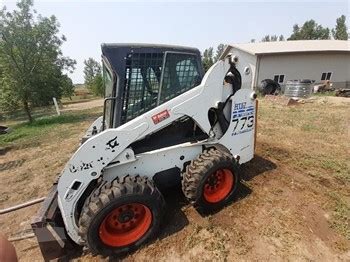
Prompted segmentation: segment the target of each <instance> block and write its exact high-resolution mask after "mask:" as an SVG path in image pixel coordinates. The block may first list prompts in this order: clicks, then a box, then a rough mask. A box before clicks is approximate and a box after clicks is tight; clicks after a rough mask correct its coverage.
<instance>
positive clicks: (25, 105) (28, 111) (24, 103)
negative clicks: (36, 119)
mask: <svg viewBox="0 0 350 262" xmlns="http://www.w3.org/2000/svg"><path fill="white" fill-rule="evenodd" d="M23 107H24V111H26V113H27V117H28V120H29V123H31V122H33V117H32V113H31V112H30V108H29V105H28V101H27V100H25V101H23Z"/></svg>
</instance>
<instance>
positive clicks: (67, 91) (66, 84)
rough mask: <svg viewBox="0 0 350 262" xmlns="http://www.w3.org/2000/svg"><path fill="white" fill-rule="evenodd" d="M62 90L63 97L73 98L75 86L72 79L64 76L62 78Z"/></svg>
mask: <svg viewBox="0 0 350 262" xmlns="http://www.w3.org/2000/svg"><path fill="white" fill-rule="evenodd" d="M61 88H62V94H63V96H65V97H69V99H72V98H71V97H72V95H74V85H73V82H72V79H70V78H69V77H68V76H67V75H63V76H62V78H61Z"/></svg>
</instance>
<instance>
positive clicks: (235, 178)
mask: <svg viewBox="0 0 350 262" xmlns="http://www.w3.org/2000/svg"><path fill="white" fill-rule="evenodd" d="M238 187H239V173H238V164H237V162H236V160H235V159H234V158H233V157H232V155H230V154H229V153H226V152H222V151H220V150H217V149H210V150H208V151H205V152H203V153H202V154H200V155H199V156H198V157H197V158H196V159H194V160H193V161H192V162H191V164H190V165H188V166H187V167H186V171H185V173H184V174H183V180H182V190H183V192H184V194H185V196H186V198H187V199H188V200H189V201H190V202H191V203H192V204H193V205H194V206H195V207H197V208H198V209H199V210H201V211H204V212H210V211H213V210H216V209H218V208H221V207H223V206H224V205H226V204H227V203H229V202H230V201H231V200H232V198H233V197H234V195H235V193H236V191H237V189H238Z"/></svg>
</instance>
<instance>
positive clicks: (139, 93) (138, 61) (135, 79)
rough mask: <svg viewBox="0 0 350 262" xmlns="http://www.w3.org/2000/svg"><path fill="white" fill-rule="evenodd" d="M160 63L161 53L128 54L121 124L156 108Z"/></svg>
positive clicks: (161, 61) (161, 59)
mask: <svg viewBox="0 0 350 262" xmlns="http://www.w3.org/2000/svg"><path fill="white" fill-rule="evenodd" d="M162 63H163V54H161V53H132V54H128V56H127V60H126V72H125V85H124V88H125V90H124V98H123V113H122V119H121V122H122V123H125V122H127V121H129V120H131V119H133V118H135V117H137V116H139V115H141V114H142V113H144V112H146V111H149V110H150V109H152V108H154V107H156V106H157V98H158V91H159V86H160V76H161V70H162Z"/></svg>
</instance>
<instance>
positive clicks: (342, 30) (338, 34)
mask: <svg viewBox="0 0 350 262" xmlns="http://www.w3.org/2000/svg"><path fill="white" fill-rule="evenodd" d="M332 35H333V37H334V39H336V40H348V38H349V34H348V28H347V26H346V16H345V15H342V16H341V17H339V18H337V24H336V26H335V28H334V29H332Z"/></svg>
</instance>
